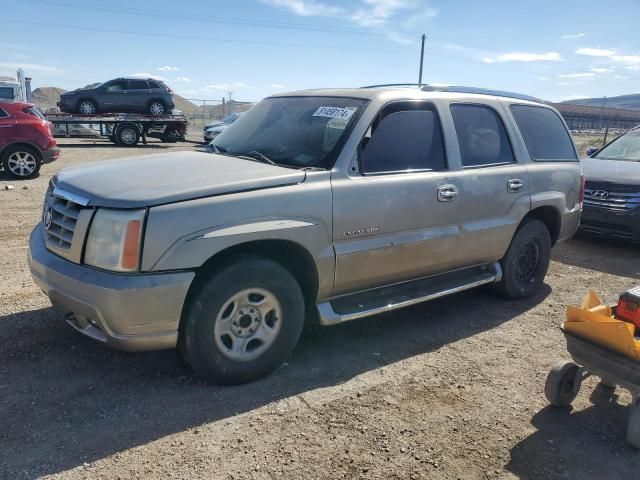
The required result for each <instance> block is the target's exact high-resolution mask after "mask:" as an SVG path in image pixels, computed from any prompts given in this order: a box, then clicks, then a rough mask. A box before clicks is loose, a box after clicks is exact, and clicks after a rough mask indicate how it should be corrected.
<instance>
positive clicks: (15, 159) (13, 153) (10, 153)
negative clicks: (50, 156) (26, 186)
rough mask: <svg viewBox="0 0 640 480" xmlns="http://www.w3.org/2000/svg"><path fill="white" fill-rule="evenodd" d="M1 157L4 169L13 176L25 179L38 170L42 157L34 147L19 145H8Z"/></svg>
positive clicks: (31, 176)
mask: <svg viewBox="0 0 640 480" xmlns="http://www.w3.org/2000/svg"><path fill="white" fill-rule="evenodd" d="M2 157H3V159H2V165H3V166H4V169H5V170H6V171H7V172H8V173H9V175H11V176H12V177H14V178H17V179H20V180H27V179H29V178H34V177H35V176H36V175H38V172H40V166H41V165H42V157H41V155H40V152H38V151H37V150H36V149H35V148H32V147H28V146H21V145H20V146H15V147H8V148H7V149H6V150H5V152H4V153H3V155H2Z"/></svg>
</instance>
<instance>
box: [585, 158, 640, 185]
mask: <svg viewBox="0 0 640 480" xmlns="http://www.w3.org/2000/svg"><path fill="white" fill-rule="evenodd" d="M580 163H581V164H582V173H583V174H584V176H585V179H586V181H587V182H610V183H620V184H624V185H630V184H631V185H633V184H637V185H640V162H629V161H625V160H601V159H599V158H585V159H582V160H580Z"/></svg>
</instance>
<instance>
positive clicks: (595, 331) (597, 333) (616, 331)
mask: <svg viewBox="0 0 640 480" xmlns="http://www.w3.org/2000/svg"><path fill="white" fill-rule="evenodd" d="M564 330H565V331H567V332H569V333H573V334H574V335H576V336H578V337H580V338H583V339H585V340H587V341H590V342H593V343H597V344H599V345H602V346H604V347H607V348H609V349H611V350H613V351H615V352H618V353H621V354H623V355H625V356H626V357H628V358H630V359H632V360H636V361H638V362H640V338H639V339H636V338H635V333H636V326H635V325H634V324H633V323H629V322H625V321H622V320H618V319H617V318H615V316H614V312H613V310H612V308H611V307H609V306H608V305H605V304H603V303H602V300H600V298H599V297H598V295H597V294H596V292H594V291H593V290H592V289H589V291H588V292H587V294H586V295H585V297H584V300H583V301H582V305H581V306H580V308H578V307H573V306H571V305H570V306H569V307H567V319H566V321H565V322H564Z"/></svg>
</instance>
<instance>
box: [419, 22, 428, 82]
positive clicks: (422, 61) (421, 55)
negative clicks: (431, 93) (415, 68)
mask: <svg viewBox="0 0 640 480" xmlns="http://www.w3.org/2000/svg"><path fill="white" fill-rule="evenodd" d="M426 39H427V36H426V35H425V34H424V33H423V34H422V48H421V49H420V74H419V75H418V87H422V65H423V64H424V41H425V40H426Z"/></svg>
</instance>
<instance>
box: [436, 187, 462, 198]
mask: <svg viewBox="0 0 640 480" xmlns="http://www.w3.org/2000/svg"><path fill="white" fill-rule="evenodd" d="M456 198H458V189H457V188H456V186H455V185H441V186H439V187H438V201H439V202H453V201H454V200H455V199H456Z"/></svg>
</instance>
